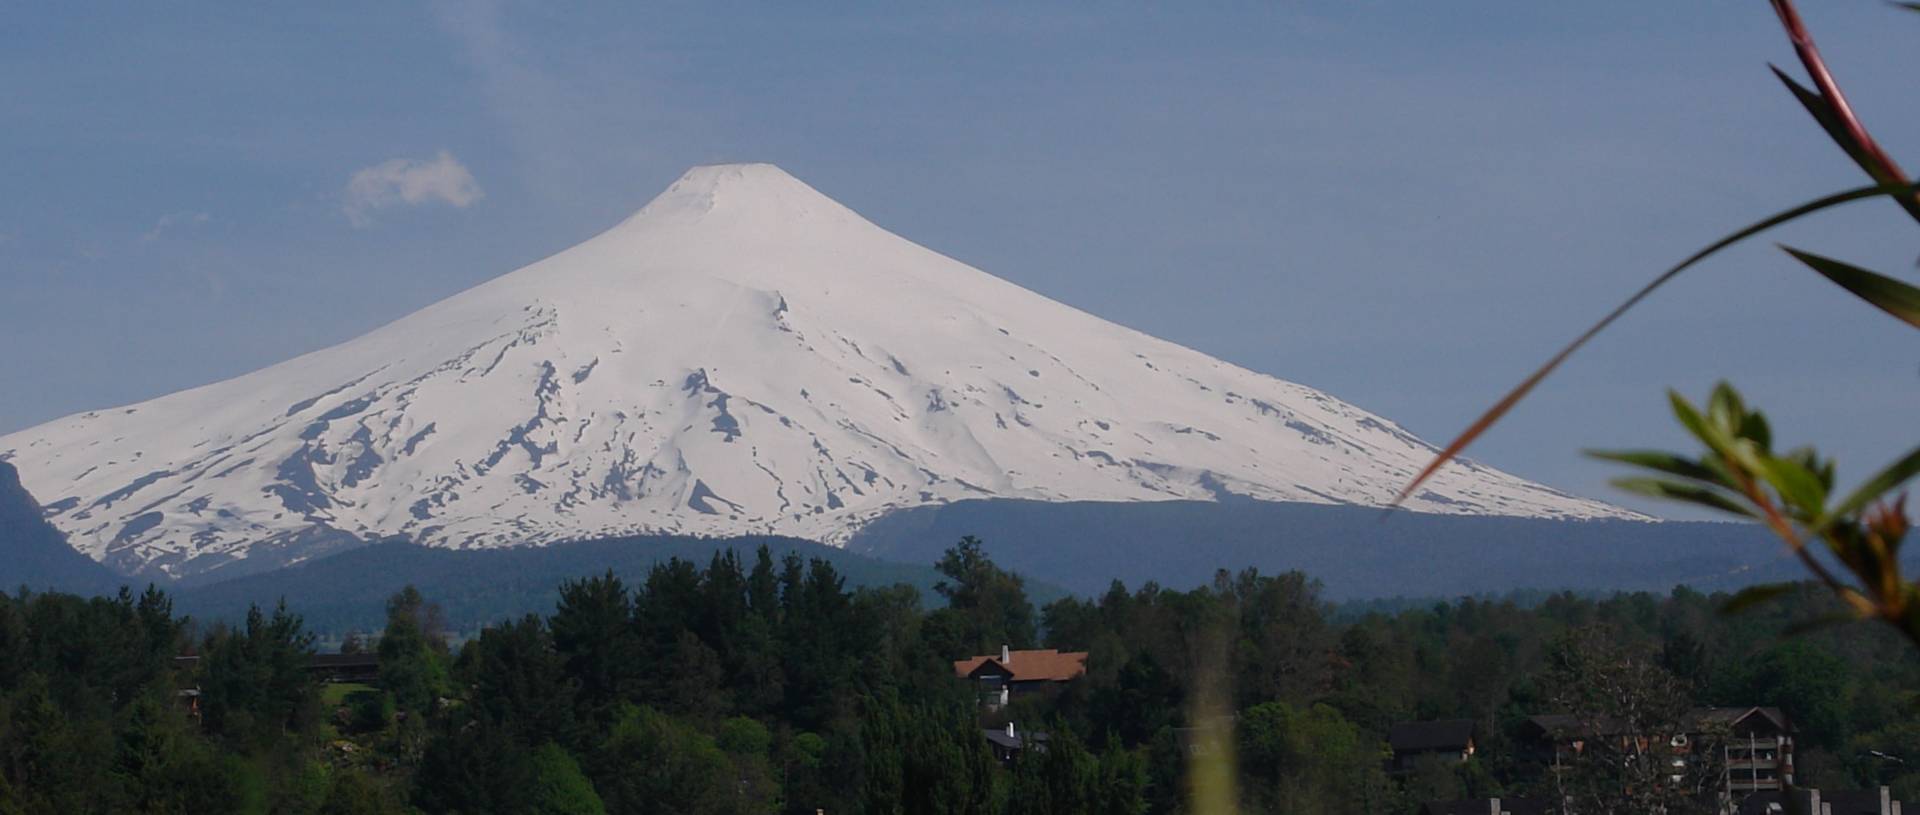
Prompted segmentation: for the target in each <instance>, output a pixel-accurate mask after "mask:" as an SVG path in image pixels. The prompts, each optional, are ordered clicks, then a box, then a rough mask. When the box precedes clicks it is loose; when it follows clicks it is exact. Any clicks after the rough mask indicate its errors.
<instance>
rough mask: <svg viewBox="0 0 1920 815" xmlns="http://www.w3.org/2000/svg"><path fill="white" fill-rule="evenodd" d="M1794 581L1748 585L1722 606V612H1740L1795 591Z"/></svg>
mask: <svg viewBox="0 0 1920 815" xmlns="http://www.w3.org/2000/svg"><path fill="white" fill-rule="evenodd" d="M1793 586H1794V584H1792V583H1762V584H1760V585H1758V586H1748V587H1746V588H1744V589H1741V590H1740V591H1738V592H1736V593H1735V594H1734V595H1733V597H1732V598H1731V599H1729V600H1727V602H1726V603H1724V604H1722V605H1721V606H1720V613H1721V614H1739V613H1740V612H1742V611H1746V610H1747V609H1750V608H1753V607H1754V606H1757V605H1760V604H1761V603H1765V602H1767V601H1769V600H1772V599H1775V598H1777V597H1779V596H1781V595H1783V594H1786V593H1787V592H1790V591H1793Z"/></svg>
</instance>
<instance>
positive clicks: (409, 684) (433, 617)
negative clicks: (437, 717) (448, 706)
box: [378, 586, 450, 714]
mask: <svg viewBox="0 0 1920 815" xmlns="http://www.w3.org/2000/svg"><path fill="white" fill-rule="evenodd" d="M438 618H439V611H438V610H437V609H436V608H434V607H433V606H432V605H431V604H429V603H428V602H427V601H426V598H424V597H422V596H420V591H419V590H418V589H416V588H414V587H412V586H407V587H406V588H404V589H401V590H400V591H399V592H397V593H395V594H394V595H393V597H392V598H390V599H388V600H387V627H386V630H385V632H384V633H382V634H381V635H380V647H379V649H378V654H379V657H380V687H381V688H383V689H385V690H386V692H388V693H390V694H393V699H394V704H395V705H396V706H397V707H399V709H400V710H402V711H406V712H408V713H413V714H419V713H425V712H429V711H431V710H432V709H433V703H434V700H436V699H438V698H440V697H441V696H444V695H446V694H447V693H448V692H449V690H450V688H449V685H448V680H447V669H446V663H445V661H444V654H445V649H446V645H445V643H444V641H443V640H442V639H441V632H440V630H439V629H440V626H439V623H438Z"/></svg>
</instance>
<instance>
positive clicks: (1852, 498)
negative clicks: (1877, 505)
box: [1818, 447, 1920, 530]
mask: <svg viewBox="0 0 1920 815" xmlns="http://www.w3.org/2000/svg"><path fill="white" fill-rule="evenodd" d="M1915 475H1920V447H1916V448H1914V449H1913V450H1912V451H1910V452H1908V453H1907V455H1906V456H1905V457H1903V458H1901V459H1900V460H1899V461H1896V462H1894V463H1892V464H1889V465H1887V468H1886V469H1884V470H1881V471H1880V472H1878V473H1875V474H1874V476H1873V477H1872V478H1869V479H1867V482H1866V483H1864V484H1861V485H1860V486H1859V487H1858V488H1857V489H1855V490H1854V491H1853V493H1852V494H1850V495H1848V496H1847V497H1846V498H1844V499H1842V500H1841V501H1840V503H1839V504H1837V505H1835V506H1834V508H1833V510H1832V511H1831V512H1828V513H1827V515H1826V516H1825V517H1824V518H1822V519H1821V521H1820V523H1819V525H1818V528H1819V529H1822V530H1824V529H1826V528H1827V527H1829V526H1832V525H1833V523H1834V522H1835V521H1838V520H1840V519H1842V518H1851V517H1853V516H1854V514H1855V513H1858V512H1859V511H1861V510H1863V509H1866V507H1867V505H1868V504H1870V503H1873V501H1874V500H1875V499H1878V498H1879V497H1880V496H1882V495H1885V494H1887V493H1888V492H1891V491H1892V490H1893V489H1894V488H1895V487H1898V486H1900V485H1901V484H1902V483H1904V482H1905V481H1906V480H1907V479H1909V478H1912V477H1914V476H1915Z"/></svg>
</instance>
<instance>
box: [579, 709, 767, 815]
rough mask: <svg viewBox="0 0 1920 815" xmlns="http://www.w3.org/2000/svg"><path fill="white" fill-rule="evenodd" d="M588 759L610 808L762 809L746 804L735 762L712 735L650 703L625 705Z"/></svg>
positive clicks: (730, 813) (693, 814)
mask: <svg viewBox="0 0 1920 815" xmlns="http://www.w3.org/2000/svg"><path fill="white" fill-rule="evenodd" d="M587 764H588V769H589V771H590V773H591V775H592V778H593V782H594V788H595V789H597V790H599V792H600V795H601V798H602V799H603V800H604V801H605V802H606V807H607V811H608V812H611V813H616V814H618V813H652V812H676V813H685V815H736V814H740V813H748V812H757V811H760V810H756V809H752V808H747V807H744V806H743V802H742V801H741V800H740V799H739V796H738V795H736V791H735V789H734V774H733V773H734V768H733V763H732V762H731V761H729V760H728V759H727V756H726V754H725V753H722V752H721V751H720V748H719V747H718V746H716V745H715V744H714V742H713V739H712V738H709V737H708V736H706V735H704V734H702V733H700V732H699V731H697V730H695V729H693V728H692V727H689V726H687V725H686V724H685V723H683V722H679V721H676V720H675V719H673V717H671V716H667V715H666V714H663V713H660V712H657V711H654V710H652V709H650V708H636V707H632V706H626V707H624V708H622V709H621V710H620V711H619V712H618V713H617V714H616V718H615V720H614V724H613V729H612V731H611V732H610V733H609V734H608V736H607V739H606V741H605V742H604V743H603V744H602V745H601V746H600V748H599V749H598V750H596V751H595V752H594V753H593V754H592V755H591V756H589V757H588V762H587Z"/></svg>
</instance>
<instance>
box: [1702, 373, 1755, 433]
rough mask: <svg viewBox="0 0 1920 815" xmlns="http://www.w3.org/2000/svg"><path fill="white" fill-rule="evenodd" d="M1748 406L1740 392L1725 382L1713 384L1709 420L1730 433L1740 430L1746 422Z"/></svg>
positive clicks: (1709, 401)
mask: <svg viewBox="0 0 1920 815" xmlns="http://www.w3.org/2000/svg"><path fill="white" fill-rule="evenodd" d="M1746 418H1747V406H1746V404H1745V403H1744V402H1742V401H1741V399H1740V392H1739V391H1736V390H1734V389H1733V386H1732V385H1729V384H1727V383H1725V382H1721V383H1718V384H1716V385H1714V386H1713V393H1712V394H1709V395H1708V396H1707V421H1708V422H1710V423H1712V425H1713V426H1714V427H1716V428H1719V429H1720V430H1723V431H1726V433H1728V434H1729V435H1732V434H1736V433H1739V432H1740V426H1741V425H1742V424H1745V423H1746Z"/></svg>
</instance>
